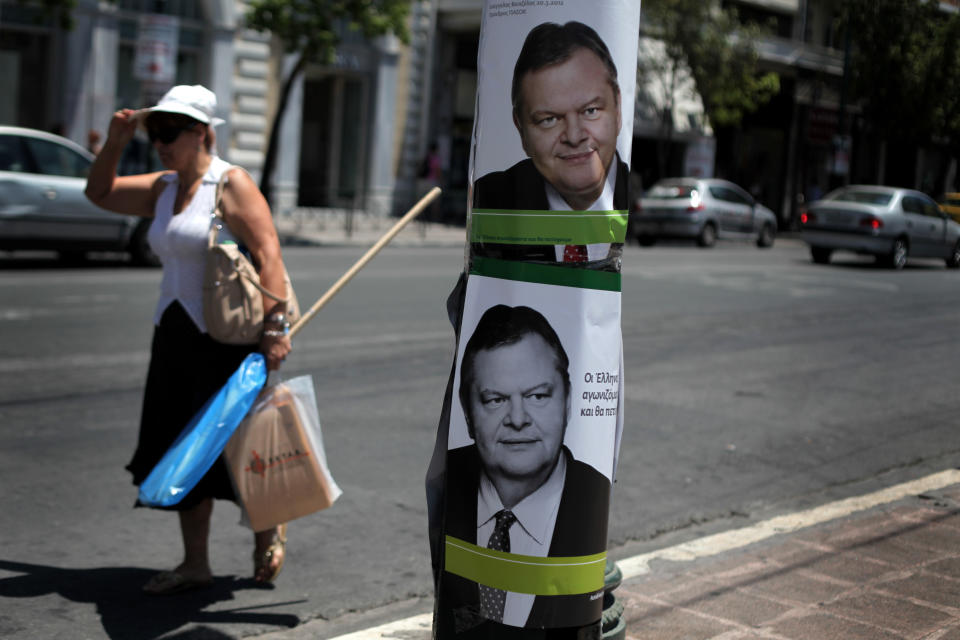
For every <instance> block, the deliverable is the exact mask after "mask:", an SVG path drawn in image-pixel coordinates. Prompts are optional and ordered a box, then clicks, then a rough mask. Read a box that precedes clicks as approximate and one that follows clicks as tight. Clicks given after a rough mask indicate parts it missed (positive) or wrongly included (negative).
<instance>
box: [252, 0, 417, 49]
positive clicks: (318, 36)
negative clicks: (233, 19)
mask: <svg viewBox="0 0 960 640" xmlns="http://www.w3.org/2000/svg"><path fill="white" fill-rule="evenodd" d="M409 13H410V0H250V2H249V6H248V9H247V14H246V22H247V26H248V27H250V28H251V29H255V30H257V31H269V32H270V33H271V34H273V35H274V36H276V37H277V38H279V39H280V41H281V42H282V43H283V46H284V48H285V50H286V51H287V53H297V54H300V55H301V56H302V57H303V58H305V59H306V61H307V62H321V63H329V62H332V61H333V58H334V54H335V52H336V49H337V45H338V44H339V43H340V36H341V33H342V32H343V29H344V28H346V29H350V30H355V31H360V32H361V33H362V34H363V35H364V36H365V37H367V38H375V37H377V36H382V35H385V34H388V33H393V34H396V35H397V36H399V37H400V38H401V39H403V40H404V41H406V39H407V38H408V31H407V15H408V14H409Z"/></svg>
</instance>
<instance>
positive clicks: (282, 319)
mask: <svg viewBox="0 0 960 640" xmlns="http://www.w3.org/2000/svg"><path fill="white" fill-rule="evenodd" d="M264 322H269V323H271V324H286V323H287V316H286V314H284V313H280V312H279V311H277V312H275V313H271V314H270V315H269V316H267V317H266V318H264Z"/></svg>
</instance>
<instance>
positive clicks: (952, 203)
mask: <svg viewBox="0 0 960 640" xmlns="http://www.w3.org/2000/svg"><path fill="white" fill-rule="evenodd" d="M940 208H941V209H943V210H944V211H945V212H946V213H947V215H948V216H950V217H951V218H953V219H954V221H956V222H960V193H945V194H943V197H942V198H940Z"/></svg>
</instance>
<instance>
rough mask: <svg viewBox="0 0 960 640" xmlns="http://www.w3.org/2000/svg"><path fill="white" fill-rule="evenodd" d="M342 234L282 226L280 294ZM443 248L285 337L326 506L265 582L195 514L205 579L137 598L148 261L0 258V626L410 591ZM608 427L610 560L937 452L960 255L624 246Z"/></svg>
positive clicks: (337, 618)
mask: <svg viewBox="0 0 960 640" xmlns="http://www.w3.org/2000/svg"><path fill="white" fill-rule="evenodd" d="M361 253H362V250H361V248H358V247H355V246H343V247H288V248H287V249H286V250H285V256H286V258H287V261H288V266H289V269H290V272H291V277H292V279H293V281H294V283H295V284H296V287H297V292H298V295H299V297H300V299H301V302H302V303H303V304H305V305H308V304H309V303H310V302H312V301H313V300H314V299H316V297H318V296H319V295H320V294H321V293H322V292H323V291H324V290H325V289H326V288H327V287H328V286H329V285H330V284H332V282H334V281H335V280H336V278H337V277H338V276H339V275H340V273H342V272H343V271H344V270H346V268H348V267H349V266H350V264H352V262H353V260H355V259H356V258H357V257H359V255H360V254H361ZM462 257H463V251H462V246H414V245H411V246H398V247H391V248H388V249H387V250H385V251H384V252H383V254H381V255H380V256H378V257H377V258H376V259H375V260H374V261H373V262H372V263H371V264H370V265H369V266H368V267H367V268H366V269H365V270H364V271H362V272H361V274H360V275H359V276H358V277H357V278H356V280H355V281H354V282H353V283H351V284H350V285H349V286H348V287H347V288H346V289H344V291H343V292H342V293H341V294H339V295H338V296H337V297H336V298H335V299H334V300H333V302H331V304H330V305H329V306H328V307H327V308H326V309H324V310H323V311H322V312H321V314H319V315H318V317H317V319H316V320H315V321H314V322H313V323H312V324H311V325H310V326H309V327H308V328H307V329H305V330H304V332H303V333H302V334H301V335H300V336H299V337H298V339H297V341H296V344H295V349H296V351H295V354H294V355H293V356H291V358H290V359H289V361H288V363H287V366H286V367H285V369H284V372H283V375H285V376H288V377H292V376H295V375H302V374H309V375H311V376H313V379H314V383H315V385H316V387H317V394H318V398H317V400H318V406H319V407H320V412H321V421H322V423H323V429H324V438H325V442H326V446H327V450H328V454H329V455H330V465H331V469H332V471H333V474H334V477H335V478H336V479H337V481H338V483H339V484H340V486H341V487H342V488H343V490H344V495H343V497H342V498H341V499H340V501H339V502H338V503H337V504H336V505H334V506H333V507H332V508H331V509H329V510H328V511H325V512H322V513H319V514H314V515H312V516H308V517H306V518H303V519H302V520H298V521H295V522H294V523H292V524H291V527H290V533H289V537H290V543H289V547H288V548H289V564H288V565H287V567H286V568H285V569H284V572H283V574H282V575H281V578H280V580H279V582H278V583H277V585H276V587H275V588H272V589H261V588H256V587H255V586H254V585H253V584H252V582H251V581H250V580H249V576H250V573H251V561H250V552H251V549H252V539H251V538H252V536H251V535H250V532H249V531H247V530H245V529H244V528H243V527H242V526H239V525H238V523H237V521H238V519H239V511H238V510H237V509H236V507H234V506H232V505H219V506H218V508H217V510H216V511H215V515H214V528H213V535H212V561H213V564H214V571H215V573H216V575H217V581H216V585H215V586H214V588H213V589H210V590H207V591H204V592H202V593H196V594H192V595H189V596H184V597H182V598H177V599H169V598H168V599H149V598H144V597H143V596H141V594H140V593H139V586H140V584H142V582H143V581H145V580H146V578H147V577H149V575H150V574H151V573H152V572H154V571H156V570H159V569H164V568H169V567H171V566H173V565H174V564H176V562H178V561H179V558H178V554H179V540H178V531H177V526H176V520H175V517H173V516H172V515H171V514H167V513H162V512H156V511H150V510H146V509H136V510H134V509H132V504H133V501H134V498H135V490H134V488H133V487H132V486H131V485H130V484H129V478H128V477H127V474H126V472H124V470H123V465H124V464H125V463H126V462H127V458H128V456H129V455H130V452H131V451H132V448H133V445H134V442H135V438H136V424H137V419H138V414H139V402H140V394H141V393H142V387H143V380H144V376H145V371H146V365H147V356H148V351H147V349H148V342H149V337H150V321H151V317H152V313H153V304H154V300H155V296H156V288H157V283H158V282H159V272H158V271H156V270H149V269H134V268H129V267H127V266H125V265H123V264H121V263H118V262H116V261H111V260H101V261H98V262H94V263H91V264H88V265H84V266H80V267H69V268H67V267H64V266H63V265H60V264H58V263H56V262H54V261H49V260H43V259H19V258H18V259H11V258H7V257H2V258H0V291H2V293H3V296H2V302H0V327H2V330H0V356H2V357H0V486H2V488H3V489H2V491H0V510H2V512H3V513H4V518H3V523H4V524H3V525H2V526H0V540H2V541H3V545H2V549H3V550H2V552H0V635H2V636H3V637H5V638H59V637H71V638H74V637H77V638H113V639H117V638H159V637H163V638H240V637H247V636H256V635H261V634H264V633H268V632H271V631H277V630H282V629H290V628H294V627H296V626H298V625H303V624H305V623H307V622H308V621H312V620H322V621H325V623H324V624H325V626H324V627H323V631H322V634H321V635H319V636H317V637H334V636H336V635H339V634H341V633H343V632H345V631H349V630H353V629H358V628H362V627H364V626H367V625H372V624H375V623H379V622H382V621H384V620H387V619H389V618H391V617H399V616H401V615H407V614H412V613H416V612H423V611H428V610H429V608H430V606H431V580H430V564H429V552H428V549H427V543H426V539H425V533H426V506H425V499H424V492H423V476H424V472H425V469H426V464H427V461H428V460H429V456H430V452H431V450H432V446H433V440H434V434H435V430H436V421H437V417H438V415H439V408H440V401H441V398H442V392H443V388H444V386H445V384H446V379H447V374H448V372H449V368H450V364H451V361H452V355H453V336H452V331H451V329H450V327H449V325H448V323H447V320H446V317H445V312H444V306H443V304H444V299H445V297H446V294H447V292H448V291H449V289H450V287H451V286H452V285H453V283H454V282H455V280H456V276H457V273H458V272H459V269H460V267H461V263H462ZM623 273H624V280H623V334H624V350H625V359H626V381H627V391H626V402H627V430H626V434H625V437H624V441H623V447H622V450H621V457H620V467H619V471H618V478H617V484H616V486H615V488H614V495H613V506H612V510H611V521H610V523H611V526H610V553H611V556H612V557H614V558H625V557H628V556H632V555H635V554H637V553H643V552H649V551H651V550H653V549H656V548H659V547H664V546H668V545H673V544H677V543H680V542H683V541H684V540H690V539H694V538H697V537H700V536H704V535H708V534H710V533H716V532H718V531H725V530H730V529H736V528H739V527H742V526H744V525H745V524H748V523H750V522H756V521H760V520H765V519H767V518H770V517H772V516H775V515H778V514H783V513H790V512H793V511H796V510H800V509H805V508H809V507H813V506H816V505H818V504H824V503H826V502H829V501H832V500H836V499H840V498H844V497H848V496H853V495H859V494H861V493H866V492H868V491H872V490H876V489H878V488H882V487H884V486H889V485H891V484H895V483H898V482H902V481H905V480H910V479H912V478H916V477H921V476H924V475H926V474H928V473H931V472H933V471H939V470H942V469H945V468H949V467H951V466H953V465H954V464H955V462H956V452H957V451H958V450H960V433H957V432H956V431H957V430H956V429H955V424H954V422H955V416H956V415H957V413H958V409H960V399H958V398H957V397H956V395H955V394H952V393H951V390H952V385H951V372H952V371H953V370H954V368H955V363H956V361H957V357H958V355H960V353H958V352H960V347H958V346H957V341H956V339H955V337H954V332H955V330H956V329H955V326H956V317H957V311H958V307H960V301H958V300H957V296H956V295H955V292H956V291H957V285H958V283H960V280H958V279H960V273H958V272H956V271H950V270H946V269H944V267H943V265H942V263H937V262H933V261H931V262H922V261H916V262H913V263H911V264H909V265H908V267H907V268H906V269H905V270H903V271H901V272H893V271H887V270H883V269H877V268H875V267H874V266H873V265H872V263H871V262H870V261H869V260H865V259H861V258H857V257H841V256H837V257H836V258H835V259H834V262H833V264H831V265H829V266H818V265H813V264H812V263H811V262H810V260H809V256H808V254H807V252H806V249H805V248H804V246H803V245H802V244H800V243H799V242H797V241H795V240H790V239H782V240H781V241H778V243H777V245H776V246H775V247H774V248H773V249H772V250H764V251H761V250H757V249H755V248H754V247H753V246H752V245H748V244H739V243H733V244H721V245H720V246H718V247H717V248H715V249H712V250H700V249H697V248H695V247H691V246H685V245H666V246H661V245H658V246H656V247H654V248H651V249H639V248H636V247H632V246H631V247H628V249H627V251H626V254H625V258H624V271H623Z"/></svg>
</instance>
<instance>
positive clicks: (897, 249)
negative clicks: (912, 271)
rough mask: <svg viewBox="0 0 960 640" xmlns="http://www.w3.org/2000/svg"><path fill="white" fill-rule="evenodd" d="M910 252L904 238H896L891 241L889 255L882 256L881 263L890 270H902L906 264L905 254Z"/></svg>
mask: <svg viewBox="0 0 960 640" xmlns="http://www.w3.org/2000/svg"><path fill="white" fill-rule="evenodd" d="M909 252H910V250H909V247H908V246H907V240H906V239H905V238H897V239H896V240H894V241H893V246H892V247H891V248H890V253H888V254H887V255H886V256H884V259H883V262H884V263H886V265H887V266H888V267H890V268H891V269H897V270H900V269H903V267H904V266H905V265H906V264H907V254H908V253H909Z"/></svg>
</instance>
